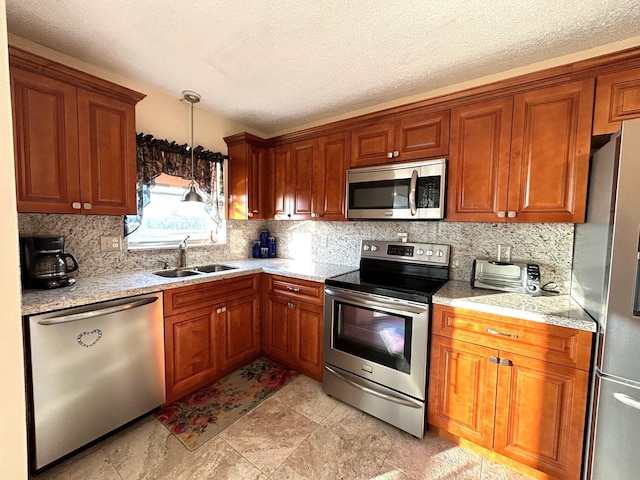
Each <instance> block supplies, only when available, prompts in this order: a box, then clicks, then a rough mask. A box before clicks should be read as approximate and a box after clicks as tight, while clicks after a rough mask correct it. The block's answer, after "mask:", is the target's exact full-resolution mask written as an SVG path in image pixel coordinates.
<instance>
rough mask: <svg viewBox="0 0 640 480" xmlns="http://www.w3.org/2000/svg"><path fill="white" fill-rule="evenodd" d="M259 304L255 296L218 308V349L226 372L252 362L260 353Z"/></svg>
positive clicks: (233, 301)
mask: <svg viewBox="0 0 640 480" xmlns="http://www.w3.org/2000/svg"><path fill="white" fill-rule="evenodd" d="M260 303H261V302H260V296H259V295H257V294H256V295H250V296H248V297H242V298H238V299H236V300H230V301H227V302H223V303H222V304H220V306H216V312H217V313H218V315H220V318H219V320H218V323H217V328H218V330H219V332H220V335H219V338H220V339H221V342H218V346H219V347H221V348H220V349H219V350H220V352H221V354H222V355H221V359H220V360H221V364H222V369H223V370H224V371H230V370H233V369H235V368H237V367H239V366H241V365H244V364H246V363H249V362H250V361H251V360H253V359H254V358H256V356H257V355H258V354H259V353H260ZM220 343H221V344H222V345H220Z"/></svg>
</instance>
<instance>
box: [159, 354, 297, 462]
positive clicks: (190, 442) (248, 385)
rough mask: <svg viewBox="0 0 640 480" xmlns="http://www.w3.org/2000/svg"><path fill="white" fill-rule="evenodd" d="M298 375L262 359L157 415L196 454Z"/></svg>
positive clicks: (188, 396)
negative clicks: (199, 449)
mask: <svg viewBox="0 0 640 480" xmlns="http://www.w3.org/2000/svg"><path fill="white" fill-rule="evenodd" d="M297 375H298V374H297V373H296V372H295V371H294V370H289V369H288V368H286V367H283V366H281V365H279V364H277V363H275V362H272V361H271V360H269V359H267V358H259V359H257V360H254V361H253V362H251V363H250V364H248V365H246V366H244V367H242V368H240V369H238V370H236V371H235V372H232V373H230V374H229V375H227V376H226V377H223V378H221V379H220V380H217V381H215V382H213V383H211V384H209V385H206V386H204V387H202V388H201V389H199V390H197V391H195V392H193V393H191V394H189V395H187V396H186V397H184V398H182V399H180V400H178V401H176V402H173V403H172V404H170V405H167V406H166V407H164V408H162V409H161V410H160V411H159V412H157V413H156V417H157V418H158V420H160V422H162V423H163V424H164V425H165V426H166V427H167V428H168V429H169V431H170V432H171V433H173V434H174V435H175V436H176V437H177V438H178V440H180V441H181V442H182V443H183V444H184V446H185V447H187V448H188V449H189V450H195V449H196V448H198V447H200V446H201V445H202V444H204V443H205V442H207V441H208V440H211V439H212V438H213V437H215V436H216V435H217V434H219V433H220V432H221V431H223V430H224V429H225V428H227V427H228V426H229V425H231V424H233V423H234V422H236V421H237V420H239V419H240V418H241V417H242V416H243V415H244V414H245V413H247V412H248V411H250V410H251V409H253V408H255V407H256V406H258V405H259V404H260V403H261V402H263V401H264V400H266V399H267V398H269V396H271V395H272V394H273V393H275V392H276V391H278V389H280V388H282V387H283V386H285V385H286V384H287V383H288V382H289V381H290V380H291V379H293V378H294V377H296V376H297Z"/></svg>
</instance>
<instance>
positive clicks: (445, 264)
mask: <svg viewBox="0 0 640 480" xmlns="http://www.w3.org/2000/svg"><path fill="white" fill-rule="evenodd" d="M449 254H450V247H449V246H448V245H434V244H428V243H402V242H382V241H367V240H365V241H363V242H362V245H361V257H360V270H357V271H355V272H350V273H347V274H344V275H339V276H337V277H332V278H328V279H327V280H326V281H325V314H324V315H325V322H324V345H325V349H324V368H325V371H324V375H323V381H322V386H323V389H324V391H325V392H326V393H327V394H328V395H331V396H333V397H335V398H337V399H339V400H342V401H344V402H346V403H348V404H350V405H353V406H354V407H356V408H359V409H360V410H363V411H365V412H367V413H369V414H371V415H373V416H375V417H378V418H380V419H381V420H384V421H386V422H388V423H390V424H392V425H395V426H396V427H398V428H400V429H402V430H404V431H406V432H409V433H410V434H412V435H414V436H416V437H422V436H423V435H424V429H425V414H426V403H427V396H426V392H427V370H428V364H427V355H428V344H429V316H430V306H431V296H432V295H433V293H435V292H436V291H437V290H438V289H439V288H440V287H442V286H443V285H444V284H445V283H446V282H447V280H448V278H449Z"/></svg>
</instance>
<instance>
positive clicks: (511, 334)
mask: <svg viewBox="0 0 640 480" xmlns="http://www.w3.org/2000/svg"><path fill="white" fill-rule="evenodd" d="M486 332H487V333H490V334H491V335H500V336H501V337H509V338H518V335H517V334H515V333H504V332H499V331H497V330H493V329H492V328H487V330H486Z"/></svg>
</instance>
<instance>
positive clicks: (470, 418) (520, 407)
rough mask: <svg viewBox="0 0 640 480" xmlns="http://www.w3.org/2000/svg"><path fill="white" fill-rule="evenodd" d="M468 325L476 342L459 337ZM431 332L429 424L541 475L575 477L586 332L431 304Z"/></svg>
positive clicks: (581, 422)
mask: <svg viewBox="0 0 640 480" xmlns="http://www.w3.org/2000/svg"><path fill="white" fill-rule="evenodd" d="M458 319H459V321H458ZM470 319H474V320H475V322H474V323H473V326H472V327H471V325H472V324H471V322H468V320H470ZM527 324H532V325H527ZM456 325H458V327H459V328H460V329H461V331H460V332H458V331H457V330H456V328H455V327H456ZM467 325H468V326H469V327H470V328H473V329H475V330H476V331H477V332H478V333H477V334H476V338H477V340H476V341H477V343H472V342H470V341H466V340H468V339H469V338H468V337H469V333H470V331H466V332H465V331H464V330H465V326H467ZM505 325H513V329H512V330H511V331H505V328H504V327H505ZM527 327H528V328H527ZM496 328H501V330H497V329H496ZM523 329H525V330H523ZM558 329H560V330H558ZM563 329H564V330H567V332H562V330H563ZM481 332H482V333H481ZM487 332H494V333H493V334H492V333H488V334H487ZM513 332H518V333H513ZM522 332H525V333H524V334H523V333H522ZM433 333H434V334H433V335H432V340H431V362H430V379H429V397H428V398H429V401H428V423H429V424H431V425H433V426H435V427H438V428H440V429H442V430H444V431H446V432H449V433H451V434H453V435H455V436H457V437H459V438H462V439H465V440H469V441H471V442H473V443H474V444H476V445H480V446H481V447H484V448H486V449H489V450H492V451H493V452H495V453H497V454H499V455H501V456H503V457H506V458H507V459H510V460H515V461H516V462H517V463H519V464H521V465H525V466H527V467H531V468H533V469H535V470H537V471H538V472H540V474H541V475H540V478H554V479H578V478H580V470H581V461H582V446H583V439H584V428H585V416H586V404H587V392H588V383H589V371H588V369H589V361H588V360H589V356H588V355H586V354H585V352H590V345H591V340H592V338H591V337H592V334H590V333H589V332H579V331H576V330H572V329H568V328H565V327H558V326H552V325H546V324H538V323H535V322H527V321H524V320H517V319H509V318H507V317H501V316H498V315H490V314H484V313H480V312H474V311H468V310H464V309H455V308H451V307H443V306H441V305H434V327H433ZM573 333H575V335H574V334H573ZM443 334H444V335H443ZM500 334H508V335H512V336H511V337H505V336H503V335H500ZM491 335H496V336H497V339H496V341H495V342H493V341H492V339H491ZM457 336H461V337H465V341H463V340H460V339H458V338H456V337H457ZM547 342H548V344H549V346H548V348H547V345H546V344H547ZM510 344H511V347H512V348H511V351H510V350H509V349H508V348H509V345H510ZM560 350H562V351H566V352H568V353H569V354H570V355H572V357H571V358H569V357H562V356H561V355H560V354H559V351H560ZM549 352H554V353H552V354H550V353H549ZM549 358H553V359H554V360H555V361H549ZM558 359H559V360H558ZM573 360H575V361H576V362H575V366H574V365H572V362H573ZM511 466H513V465H511Z"/></svg>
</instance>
